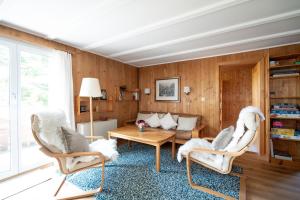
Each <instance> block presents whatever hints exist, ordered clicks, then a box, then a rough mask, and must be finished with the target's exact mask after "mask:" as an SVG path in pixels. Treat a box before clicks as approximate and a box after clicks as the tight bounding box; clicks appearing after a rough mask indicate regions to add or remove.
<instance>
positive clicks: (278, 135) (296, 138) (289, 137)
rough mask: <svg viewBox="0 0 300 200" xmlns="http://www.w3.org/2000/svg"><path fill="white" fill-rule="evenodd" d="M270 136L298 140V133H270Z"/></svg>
mask: <svg viewBox="0 0 300 200" xmlns="http://www.w3.org/2000/svg"><path fill="white" fill-rule="evenodd" d="M271 138H279V139H280V138H283V139H291V140H300V135H294V136H289V135H281V134H271Z"/></svg>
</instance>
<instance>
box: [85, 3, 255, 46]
mask: <svg viewBox="0 0 300 200" xmlns="http://www.w3.org/2000/svg"><path fill="white" fill-rule="evenodd" d="M248 1H251V0H222V1H219V2H218V3H214V4H211V5H208V6H205V7H201V8H199V9H196V10H193V11H190V12H187V13H184V14H182V15H178V16H175V17H172V18H169V19H165V20H162V21H159V22H156V23H153V24H150V25H147V26H144V27H140V28H137V29H135V30H132V31H128V32H125V33H123V34H119V35H117V36H115V37H111V38H108V39H106V40H100V41H99V42H95V43H93V44H90V45H87V46H85V47H84V48H83V49H85V50H89V49H95V48H99V47H101V46H104V45H107V44H110V43H113V42H117V41H119V40H124V39H126V38H130V37H135V36H137V35H141V34H144V33H147V32H149V31H153V30H157V29H161V28H164V27H167V26H170V25H173V24H176V23H179V22H182V21H186V20H189V19H192V18H195V17H199V16H203V15H207V14H210V13H214V12H217V11H220V10H223V9H226V8H228V7H232V6H236V5H239V4H241V3H244V2H248Z"/></svg>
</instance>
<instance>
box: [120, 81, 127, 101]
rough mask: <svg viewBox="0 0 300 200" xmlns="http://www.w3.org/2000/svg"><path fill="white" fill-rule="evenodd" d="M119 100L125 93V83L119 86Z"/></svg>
mask: <svg viewBox="0 0 300 200" xmlns="http://www.w3.org/2000/svg"><path fill="white" fill-rule="evenodd" d="M119 91H120V94H119V100H120V101H122V100H123V98H124V97H125V93H126V85H123V86H120V90H119Z"/></svg>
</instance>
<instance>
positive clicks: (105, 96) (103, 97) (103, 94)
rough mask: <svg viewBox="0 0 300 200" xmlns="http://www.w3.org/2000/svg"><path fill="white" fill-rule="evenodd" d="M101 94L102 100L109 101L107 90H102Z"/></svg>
mask: <svg viewBox="0 0 300 200" xmlns="http://www.w3.org/2000/svg"><path fill="white" fill-rule="evenodd" d="M101 94H102V96H101V97H100V100H107V92H106V90H105V89H101Z"/></svg>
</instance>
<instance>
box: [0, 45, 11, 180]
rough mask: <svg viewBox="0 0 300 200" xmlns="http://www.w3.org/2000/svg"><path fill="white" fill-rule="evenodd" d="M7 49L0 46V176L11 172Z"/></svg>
mask: <svg viewBox="0 0 300 200" xmlns="http://www.w3.org/2000/svg"><path fill="white" fill-rule="evenodd" d="M9 119H10V115H9V48H8V47H6V46H3V45H0V174H3V173H5V172H8V171H10V170H11V146H10V130H9V121H10V120H9Z"/></svg>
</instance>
